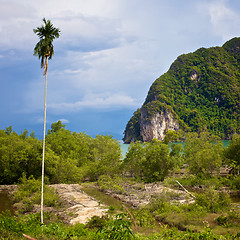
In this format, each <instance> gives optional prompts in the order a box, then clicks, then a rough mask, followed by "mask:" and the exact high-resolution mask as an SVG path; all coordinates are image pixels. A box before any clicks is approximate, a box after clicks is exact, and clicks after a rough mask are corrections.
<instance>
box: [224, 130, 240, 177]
mask: <svg viewBox="0 0 240 240" xmlns="http://www.w3.org/2000/svg"><path fill="white" fill-rule="evenodd" d="M224 157H225V158H226V162H227V163H228V164H229V165H230V166H232V167H233V169H234V170H236V172H237V173H238V174H239V170H240V135H239V134H235V135H233V138H232V140H231V142H230V144H229V146H228V147H227V148H226V149H225V151H224Z"/></svg>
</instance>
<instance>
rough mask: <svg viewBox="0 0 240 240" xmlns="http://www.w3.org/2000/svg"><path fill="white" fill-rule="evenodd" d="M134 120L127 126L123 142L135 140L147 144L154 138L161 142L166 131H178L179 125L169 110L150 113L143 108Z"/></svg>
mask: <svg viewBox="0 0 240 240" xmlns="http://www.w3.org/2000/svg"><path fill="white" fill-rule="evenodd" d="M134 118H135V120H134V121H133V122H129V124H128V125H127V128H126V131H125V136H124V139H123V140H124V142H125V143H131V142H135V141H137V140H140V141H143V142H148V141H151V140H153V139H154V138H156V139H158V140H161V141H162V140H163V139H164V137H165V135H166V132H167V131H168V130H174V131H178V130H179V123H178V120H177V119H176V117H175V116H174V114H173V112H172V111H171V110H168V109H165V108H161V109H158V111H156V112H154V113H152V112H151V111H149V110H148V109H146V108H145V107H144V106H143V107H142V108H141V109H139V110H138V111H137V112H136V113H135V116H134Z"/></svg>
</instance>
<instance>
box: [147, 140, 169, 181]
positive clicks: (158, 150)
mask: <svg viewBox="0 0 240 240" xmlns="http://www.w3.org/2000/svg"><path fill="white" fill-rule="evenodd" d="M145 151H146V155H145V156H146V157H145V159H144V161H143V164H142V165H143V176H144V178H145V179H146V181H148V182H153V181H159V180H160V181H162V180H164V178H165V177H166V176H167V175H168V172H169V170H170V169H172V168H173V163H172V161H171V158H170V149H169V147H168V145H166V144H163V143H162V142H161V141H159V140H157V139H153V141H152V142H151V143H148V144H147V145H146V150H145Z"/></svg>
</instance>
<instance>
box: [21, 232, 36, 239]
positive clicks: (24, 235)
mask: <svg viewBox="0 0 240 240" xmlns="http://www.w3.org/2000/svg"><path fill="white" fill-rule="evenodd" d="M23 237H25V238H27V239H30V240H37V239H36V238H33V237H30V236H28V235H26V234H24V233H23Z"/></svg>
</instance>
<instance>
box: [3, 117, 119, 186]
mask: <svg viewBox="0 0 240 240" xmlns="http://www.w3.org/2000/svg"><path fill="white" fill-rule="evenodd" d="M41 156H42V143H41V141H40V140H38V139H37V138H35V137H34V134H31V135H30V136H28V132H27V131H26V130H25V131H24V132H23V133H21V134H20V135H18V134H17V133H16V132H14V131H12V129H11V127H9V128H7V129H6V130H0V184H13V183H17V182H18V180H19V178H21V177H22V174H23V173H24V174H25V175H26V177H27V178H28V177H30V176H31V175H32V176H34V177H35V178H36V179H37V178H39V177H40V176H41ZM120 159H121V149H120V145H119V142H118V141H117V140H114V139H112V136H108V135H106V136H101V135H98V136H96V138H92V137H90V136H88V135H86V134H85V133H75V132H71V131H69V130H67V129H65V126H64V125H63V124H62V123H61V122H60V121H59V122H58V123H53V125H52V129H51V130H49V131H48V134H47V137H46V153H45V177H46V180H47V181H48V182H49V183H70V182H71V183H73V182H80V181H82V180H83V179H86V178H87V179H91V180H97V179H98V178H99V176H101V175H103V174H107V175H113V174H115V173H117V172H118V171H119V169H120V168H119V165H120V163H121V161H120Z"/></svg>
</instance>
